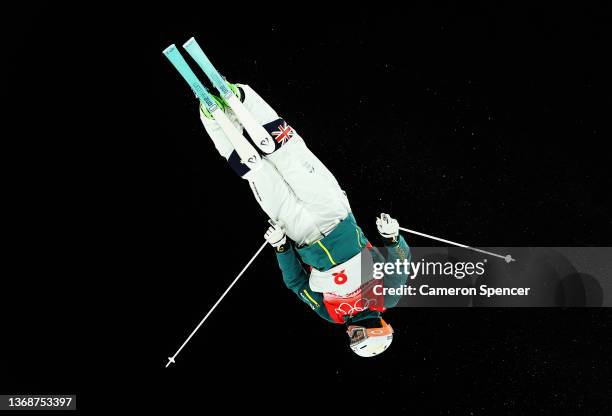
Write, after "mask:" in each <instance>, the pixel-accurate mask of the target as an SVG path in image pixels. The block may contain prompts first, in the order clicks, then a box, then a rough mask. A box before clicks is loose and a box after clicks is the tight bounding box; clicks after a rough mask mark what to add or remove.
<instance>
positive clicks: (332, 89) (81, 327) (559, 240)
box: [2, 3, 612, 415]
mask: <svg viewBox="0 0 612 416" xmlns="http://www.w3.org/2000/svg"><path fill="white" fill-rule="evenodd" d="M302 7H303V8H305V6H302ZM556 7H558V6H556ZM44 12H45V10H44V9H43V11H42V12H40V14H38V15H34V17H33V18H34V19H35V22H36V23H35V24H31V22H30V21H29V20H28V19H24V21H26V22H29V24H21V25H20V28H21V31H17V32H15V35H14V39H15V42H13V46H15V48H14V51H12V52H11V53H14V54H15V55H14V56H19V57H21V58H22V59H24V62H25V63H27V64H29V65H30V66H29V67H28V66H27V65H24V66H22V67H20V66H19V65H15V66H14V67H13V68H12V69H17V71H15V72H13V74H12V75H11V76H12V77H13V78H9V82H8V83H7V85H8V86H9V87H10V88H9V90H10V91H9V92H10V93H15V94H14V95H13V96H12V97H13V102H14V105H13V107H12V110H13V111H12V112H11V113H9V115H10V117H9V118H11V119H12V122H14V123H15V124H16V126H18V127H19V128H16V129H15V130H14V131H15V133H14V136H13V137H16V138H17V139H19V140H15V141H14V142H12V143H11V144H7V146H8V148H7V153H5V155H10V158H11V159H12V162H13V163H15V166H20V168H15V169H13V175H12V176H11V184H10V189H9V191H10V192H14V193H15V195H17V198H14V199H13V203H12V207H13V208H14V210H15V212H17V211H18V212H19V215H21V217H19V218H24V219H23V220H18V221H17V220H16V221H15V223H16V224H17V225H18V226H19V225H22V232H21V233H20V234H19V237H18V238H16V239H15V240H14V243H13V247H12V250H13V251H14V253H15V256H16V257H15V258H18V259H20V260H21V257H20V256H21V254H19V253H22V252H23V251H24V249H26V250H27V251H28V252H29V253H31V252H34V253H39V252H40V253H41V254H37V255H36V256H35V259H36V261H35V262H33V261H32V259H31V256H26V257H25V258H24V259H23V262H22V263H21V264H23V265H24V266H23V268H22V269H20V270H22V272H20V273H21V274H19V275H16V276H17V277H18V278H15V279H11V280H10V281H9V284H8V287H7V292H6V293H7V294H8V293H14V292H11V291H12V290H23V289H24V288H26V287H28V288H29V290H30V291H31V292H32V294H31V295H30V296H28V297H27V298H24V299H22V296H24V295H23V294H21V295H19V296H17V297H12V299H11V300H17V302H15V306H13V304H12V303H10V302H7V303H5V305H7V306H6V307H7V311H6V313H5V314H4V316H5V317H7V318H6V320H7V323H8V324H10V325H12V326H13V327H15V328H16V329H15V331H16V332H15V337H14V340H13V341H14V342H10V343H9V345H5V347H6V348H8V351H6V352H5V353H4V354H3V356H4V357H11V359H10V360H9V359H7V360H6V362H5V361H4V360H3V366H4V367H5V368H7V369H8V371H2V374H9V376H10V377H9V378H5V379H4V380H3V385H2V387H3V390H4V391H8V390H10V391H11V392H13V391H14V392H26V391H34V392H36V391H38V392H42V391H56V390H59V391H66V392H68V391H76V392H77V393H78V394H79V395H80V397H81V400H82V401H81V402H80V403H82V408H86V407H90V406H91V407H94V408H95V407H96V406H102V405H101V404H99V403H96V401H95V400H96V398H97V397H98V395H99V394H100V393H101V392H103V393H108V392H113V391H120V392H128V391H135V390H138V392H139V393H140V397H141V398H143V399H145V398H146V400H148V401H149V402H148V403H147V404H142V406H145V407H146V406H149V405H154V406H156V407H158V406H159V407H164V408H168V409H169V408H171V407H172V406H177V407H181V408H187V407H189V406H193V407H200V408H202V409H203V408H204V406H206V403H207V402H209V401H215V400H221V398H222V397H229V399H228V400H226V401H224V402H223V403H222V405H223V406H226V407H227V409H233V408H235V407H246V408H263V409H270V408H275V407H278V406H281V405H280V404H277V401H276V400H277V398H278V397H279V396H285V395H286V396H287V397H288V400H289V403H292V406H295V407H299V408H302V409H309V410H310V411H320V410H323V409H326V408H327V409H328V410H329V409H331V408H341V407H342V405H343V404H346V405H348V404H349V403H351V404H350V406H351V407H353V408H354V407H356V406H357V405H358V403H359V404H363V403H364V402H365V403H366V404H367V405H368V406H374V405H375V404H376V403H378V405H379V406H381V407H382V409H381V410H383V409H385V410H391V409H394V410H400V411H402V414H404V413H408V412H411V413H416V414H419V412H418V409H422V408H423V407H425V408H427V409H428V410H430V412H431V413H433V414H475V415H478V414H490V413H491V412H493V411H496V410H497V411H498V412H497V413H498V414H499V413H500V412H499V410H500V409H507V410H506V412H507V413H508V414H527V413H528V414H533V413H538V414H550V413H553V412H554V413H557V414H559V413H561V414H563V413H572V414H590V415H597V414H610V411H611V410H612V401H611V400H610V397H612V389H611V388H610V377H609V374H610V366H611V364H612V362H611V358H610V350H611V348H612V337H611V336H610V329H611V328H612V326H611V325H612V324H611V323H610V318H611V317H612V316H611V314H610V311H609V310H606V309H447V310H444V309H440V310H437V309H396V310H392V311H389V312H388V313H387V317H388V321H389V322H391V323H392V325H393V327H394V328H395V330H396V333H397V336H396V339H395V340H394V344H393V346H392V347H391V349H390V350H389V351H388V352H387V353H385V354H384V355H383V356H381V357H380V358H377V359H374V360H362V359H359V358H358V357H353V354H351V353H350V352H349V351H348V348H347V345H346V339H345V335H344V334H343V332H342V331H341V329H340V328H339V327H338V328H336V327H334V326H332V325H331V324H328V323H326V322H324V321H323V320H321V319H319V318H318V317H317V316H316V315H315V314H313V313H312V312H311V311H310V310H309V309H308V308H307V307H305V306H304V305H302V304H301V303H300V302H299V301H297V300H296V299H295V297H294V296H293V295H292V294H291V293H290V292H289V291H288V290H287V289H286V288H285V287H284V286H283V284H282V281H281V277H280V274H279V272H278V270H277V268H276V264H275V259H274V256H273V254H272V253H271V250H266V251H264V253H263V254H262V255H261V256H260V258H258V259H257V260H256V262H255V263H254V265H253V266H252V268H251V269H250V270H249V271H248V272H247V274H246V275H245V277H244V278H243V280H241V281H240V282H239V283H238V285H237V286H236V287H235V288H234V290H233V291H232V292H231V294H230V295H228V297H227V298H226V300H225V301H224V303H223V304H221V306H220V307H219V308H218V309H217V311H215V314H214V315H213V316H212V317H211V318H210V320H209V321H208V322H207V323H206V325H205V326H204V327H203V328H202V329H201V330H200V332H199V333H198V334H197V335H196V336H195V337H194V338H193V339H192V341H191V342H190V344H188V346H187V347H186V348H185V350H184V351H183V352H182V353H181V355H179V357H178V358H177V364H176V365H175V366H174V367H173V368H171V369H168V370H166V369H164V368H163V366H164V365H165V362H166V357H167V356H168V355H172V354H173V353H174V351H175V350H176V349H177V348H178V347H179V346H180V344H181V343H182V341H183V340H184V338H185V337H186V336H187V335H188V334H189V333H190V332H191V330H192V329H193V327H194V326H195V325H196V324H197V323H198V322H199V320H200V319H201V317H202V316H203V314H204V313H205V312H206V311H207V310H208V308H209V307H210V306H211V305H212V304H213V303H214V302H215V301H216V299H217V297H218V296H219V295H220V294H221V293H222V292H223V290H224V289H225V287H226V286H227V284H228V283H229V282H230V281H231V280H232V278H233V276H234V275H235V273H236V272H237V271H238V270H240V268H241V267H242V265H243V264H244V263H245V262H246V261H247V260H248V259H249V258H250V257H251V255H252V254H253V253H254V252H255V250H256V249H257V248H258V246H259V245H260V243H261V241H262V235H263V233H264V231H265V229H266V218H265V216H264V214H263V213H262V212H260V208H259V206H258V205H257V204H256V202H255V201H254V200H253V198H252V196H251V194H250V190H249V189H248V187H247V186H246V183H243V181H242V180H240V179H239V178H237V177H236V176H235V175H234V173H233V172H232V171H231V170H230V169H229V168H228V167H227V166H226V163H225V162H224V161H223V160H222V159H221V158H220V157H219V156H218V155H217V153H216V151H215V150H214V148H213V146H212V144H211V143H210V140H209V139H208V138H207V137H206V135H205V132H204V130H203V127H202V126H201V124H200V122H199V120H198V117H197V111H196V106H195V102H194V99H193V96H192V94H191V92H190V91H189V90H188V88H187V87H186V85H185V84H184V82H183V80H182V79H180V77H179V76H178V74H177V73H176V72H175V71H174V69H173V68H172V66H171V65H170V64H169V63H168V62H167V61H166V60H165V58H164V57H163V55H162V54H161V51H162V49H163V48H164V47H166V46H167V45H168V44H170V43H176V44H177V45H179V44H182V43H183V42H184V41H185V40H187V39H188V38H189V37H190V36H192V35H194V36H196V38H197V39H198V41H199V43H200V44H201V45H202V46H203V48H204V49H205V50H206V52H207V53H208V55H209V56H210V57H211V59H212V60H213V62H214V63H215V64H216V66H217V67H218V68H219V69H220V71H221V72H222V73H223V74H224V75H226V76H227V77H228V79H229V80H231V81H234V82H242V83H248V84H250V85H251V86H252V87H253V88H255V89H256V90H257V91H258V92H259V93H260V94H261V95H262V96H263V97H264V98H265V99H266V100H267V101H268V102H269V103H270V104H271V105H272V106H273V107H274V108H276V109H277V111H278V112H279V113H280V114H281V115H282V116H283V117H284V118H285V119H287V120H288V121H289V122H290V123H291V124H292V125H293V126H294V127H295V128H296V129H297V130H298V131H299V132H300V134H301V135H302V136H303V137H304V138H305V140H306V141H307V143H308V145H309V147H310V148H311V149H312V150H313V151H314V153H315V154H317V155H318V156H319V158H320V159H321V160H322V161H323V162H324V163H326V164H327V165H328V166H329V168H330V169H331V171H332V172H333V173H334V174H335V175H336V176H337V178H338V180H339V182H340V183H341V184H342V186H343V187H344V188H345V190H346V191H347V193H348V195H349V198H350V200H351V205H352V207H353V210H354V213H355V215H356V218H357V220H358V222H359V223H360V225H361V226H362V228H363V229H364V231H365V233H366V235H367V236H369V238H370V239H371V240H373V241H375V242H376V241H377V237H376V228H375V225H374V217H375V215H376V214H377V213H379V212H381V211H383V212H388V213H390V214H391V215H393V216H394V217H396V218H398V219H399V221H400V224H403V225H405V226H408V227H410V228H414V229H417V230H421V231H423V232H427V233H431V234H433V235H440V236H443V237H446V238H449V239H452V240H455V241H462V242H466V243H468V244H472V245H477V246H495V245H497V246H521V245H523V246H555V245H556V246H582V245H585V246H586V245H593V246H598V245H599V246H609V245H611V243H612V241H611V240H612V238H611V230H612V221H611V219H610V218H611V217H610V208H611V206H610V201H609V196H608V194H609V190H610V189H612V179H611V175H610V156H609V152H608V151H607V150H606V149H607V148H606V142H607V141H608V140H609V139H610V129H609V115H610V110H611V108H610V88H609V87H610V85H609V76H610V73H611V71H610V69H611V68H610V65H609V64H608V59H607V58H608V57H607V55H609V41H608V38H609V37H610V29H609V12H608V11H607V10H604V9H603V8H602V7H599V6H580V7H578V6H576V8H575V9H565V10H559V9H551V8H549V7H543V6H542V7H535V8H534V7H527V8H524V7H519V6H510V5H507V6H497V7H484V6H482V7H464V6H462V7H457V6H444V7H442V6H440V7H436V8H426V9H424V8H412V9H406V10H401V9H399V8H397V9H389V8H388V7H385V8H384V11H383V10H380V11H372V10H369V9H366V8H362V9H355V10H350V11H349V10H347V9H344V10H342V11H340V10H338V11H335V10H331V9H328V10H327V12H326V13H319V12H317V11H315V10H310V9H309V10H305V9H304V10H300V7H298V8H297V10H295V11H289V10H285V11H283V10H282V9H280V10H276V9H274V10H268V11H265V12H264V11H261V10H259V11H258V12H255V11H251V10H248V11H243V12H242V13H241V12H238V11H236V10H234V13H233V14H232V16H233V19H232V26H233V28H234V32H230V31H229V30H227V29H225V28H224V27H223V26H222V25H221V23H220V19H219V18H214V17H213V16H212V14H211V13H212V11H211V9H210V7H209V6H208V5H207V4H206V3H200V6H197V7H196V8H195V9H193V10H191V11H190V12H189V13H185V12H184V11H182V10H181V7H180V6H178V5H174V7H173V8H172V9H168V8H165V9H164V10H163V11H162V10H159V11H155V10H150V9H146V10H141V13H140V14H132V13H130V14H129V18H128V19H124V20H127V22H125V23H126V24H123V23H124V22H123V20H122V22H121V24H119V23H115V22H114V21H113V20H112V19H111V18H107V19H103V18H100V19H99V20H100V22H97V21H96V22H95V23H96V25H95V28H96V29H92V26H91V25H93V16H97V13H98V12H99V10H80V11H79V12H80V13H82V16H85V17H86V18H82V19H76V23H75V22H74V21H71V22H72V23H75V25H76V27H75V28H74V29H72V27H71V26H67V25H66V26H65V25H58V24H57V23H52V21H51V20H50V19H47V18H46V17H47V16H46V15H45V13H44ZM103 15H104V16H106V14H103ZM100 16H102V14H100ZM606 16H607V17H606ZM97 23H101V24H97ZM205 24H210V25H211V27H212V29H211V30H207V29H205ZM125 28H129V29H131V30H130V31H129V35H127V33H128V32H126V34H125V35H123V34H122V32H121V31H122V30H123V29H125ZM87 29H88V30H89V31H88V32H87V36H84V35H83V33H82V32H81V30H87ZM89 33H92V34H91V35H89ZM41 35H44V36H41ZM34 38H37V39H38V40H39V42H40V44H39V45H38V47H39V48H40V49H39V50H38V54H37V57H32V56H28V55H27V54H25V53H23V52H19V51H20V50H21V49H23V48H24V47H25V45H28V44H30V43H31V41H32V39H34ZM111 39H112V40H111ZM58 45H60V46H58ZM98 45H99V46H101V47H104V49H103V50H104V53H97V54H96V53H94V54H92V53H91V51H92V50H95V49H94V47H95V46H98ZM109 52H113V53H114V54H112V53H111V54H109ZM58 55H59V56H60V57H65V58H66V59H67V60H66V61H62V60H61V59H58ZM9 70H11V67H9ZM84 70H89V71H92V73H95V76H94V77H92V78H88V79H85V78H86V77H85V76H84V75H83V71H84ZM34 75H36V76H39V77H43V79H44V81H45V82H46V83H48V85H47V86H46V87H47V90H46V91H47V96H48V97H50V98H51V99H50V100H49V101H48V102H46V103H44V104H43V103H40V105H42V108H44V111H39V113H38V117H37V121H36V122H32V121H31V115H29V113H28V112H29V111H31V109H32V104H33V100H34V99H33V97H35V96H36V93H37V91H36V87H35V86H34V85H32V83H31V82H23V80H25V79H27V77H28V76H34ZM20 77H23V78H20ZM12 79H14V80H15V81H14V82H12V83H11V82H10V80H12ZM76 80H78V81H79V82H75V81H76ZM9 84H11V85H9ZM92 88H93V89H94V90H95V91H96V94H95V95H94V96H93V97H92V96H91V94H90V90H91V89H92ZM11 166H12V165H11ZM15 172H16V173H15ZM89 173H91V174H92V176H91V179H89V176H87V174H89ZM13 178H14V180H13ZM41 206H42V207H44V208H45V209H44V210H41V209H40V207H41ZM24 229H25V230H27V231H28V232H25V233H24V232H23V230H24ZM57 237H59V238H57ZM60 242H61V243H60ZM408 242H409V244H411V245H416V246H418V245H429V244H431V243H430V242H429V241H426V240H423V239H418V238H415V237H410V238H409V239H408ZM32 244H33V245H34V247H32ZM33 263H34V264H33ZM50 275H52V276H56V277H54V278H53V279H49V278H48V276H50ZM58 276H59V277H58ZM32 283H36V284H32ZM64 289H70V290H71V291H74V292H68V291H65V290H64ZM17 293H23V292H17ZM50 294H53V295H54V297H53V298H52V299H51V298H50V297H49V295H50ZM8 297H9V295H5V300H8ZM20 299H21V300H22V301H21V302H20ZM9 305H10V306H9ZM41 316H45V320H46V321H47V322H62V323H64V324H65V325H67V326H69V327H70V328H72V329H70V330H69V331H68V333H67V334H66V335H65V336H64V337H58V336H57V334H56V332H55V330H54V329H52V328H51V327H50V326H44V325H43V329H41V330H40V331H41V332H40V334H38V335H36V334H32V333H31V332H30V331H28V329H27V328H28V327H27V325H26V324H28V323H33V322H34V323H38V324H40V322H39V320H40V319H41V318H40V317H41ZM94 323H95V324H94ZM26 340H27V341H26ZM24 357H27V361H24V360H25V358H24ZM5 384H6V386H5ZM7 386H8V387H7ZM5 387H6V388H5ZM131 404H132V405H135V406H137V407H138V404H137V403H131ZM104 406H109V405H108V404H106V405H104ZM109 407H110V406H109ZM587 409H588V410H587ZM383 411H384V410H383ZM470 412H471V413H470ZM179 413H180V412H179ZM502 413H503V412H502Z"/></svg>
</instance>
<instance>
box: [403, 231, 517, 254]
mask: <svg viewBox="0 0 612 416" xmlns="http://www.w3.org/2000/svg"><path fill="white" fill-rule="evenodd" d="M399 229H400V230H402V231H405V232H407V233H411V234H416V235H420V236H422V237H427V238H431V239H432V240H437V241H441V242H443V243H447V244H452V245H454V246H457V247H462V248H467V249H468V250H473V251H477V252H479V253H484V254H488V255H489V256H495V257H499V258H501V259H504V260H505V261H506V263H510V262H511V261H516V259H513V258H512V256H511V255H510V254H508V255H506V256H504V255H501V254H497V253H491V252H490V251H486V250H481V249H479V248H475V247H470V246H466V245H465V244H460V243H455V242H454V241H449V240H445V239H443V238H439V237H434V236H433V235H429V234H424V233H420V232H418V231H414V230H409V229H408V228H403V227H399Z"/></svg>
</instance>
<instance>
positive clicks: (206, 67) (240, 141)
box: [163, 37, 275, 169]
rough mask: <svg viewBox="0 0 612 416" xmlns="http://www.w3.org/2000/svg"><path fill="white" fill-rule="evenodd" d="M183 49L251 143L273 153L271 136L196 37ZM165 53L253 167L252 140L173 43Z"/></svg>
mask: <svg viewBox="0 0 612 416" xmlns="http://www.w3.org/2000/svg"><path fill="white" fill-rule="evenodd" d="M183 48H184V49H185V50H186V51H187V53H188V54H189V55H190V56H191V57H192V58H193V60H194V61H195V62H196V63H197V64H198V66H199V67H200V68H202V70H203V71H204V73H205V74H206V76H207V77H208V79H209V80H210V82H211V83H212V84H213V86H214V87H215V88H216V89H217V90H218V91H219V93H220V94H221V97H222V98H223V100H225V102H226V103H227V105H228V106H229V107H230V108H231V109H232V111H233V112H234V114H235V115H236V117H237V118H238V121H239V122H240V124H242V126H243V127H244V129H245V130H246V131H247V133H248V134H249V136H250V137H251V139H252V140H253V142H254V143H255V144H256V145H257V147H258V148H259V150H261V151H262V152H263V153H264V154H269V153H272V152H273V151H274V149H275V142H274V139H273V138H272V137H271V136H270V134H269V133H268V132H267V131H266V129H265V128H263V126H262V125H261V124H259V123H258V122H257V121H256V120H255V118H254V117H253V115H252V114H251V113H250V112H249V111H248V110H247V109H246V107H245V106H244V104H242V102H241V101H240V99H238V97H237V96H236V95H235V94H234V92H233V91H232V90H231V89H230V87H229V86H228V85H227V82H226V81H225V79H224V78H223V77H222V76H221V74H219V72H218V71H217V70H216V69H215V67H214V66H213V64H212V63H211V62H210V59H208V57H207V56H206V54H205V53H204V51H203V50H202V48H201V47H200V45H198V42H196V40H195V38H193V37H192V38H191V39H189V40H188V41H187V42H185V44H183ZM163 53H164V55H165V56H166V57H167V58H168V60H169V61H170V62H171V63H172V65H174V67H175V68H176V70H177V71H178V72H179V73H180V74H181V75H182V77H183V78H184V79H185V81H187V84H189V86H190V87H191V89H192V90H193V92H194V93H195V95H196V96H197V97H198V98H199V99H200V101H201V102H202V103H203V104H204V106H205V107H206V109H207V110H208V112H209V113H210V114H211V115H212V117H213V119H214V120H215V121H217V123H219V126H220V127H221V129H222V130H223V132H224V133H225V134H226V136H227V138H228V139H229V141H230V142H231V144H232V145H233V146H234V149H235V150H236V153H238V156H239V157H240V159H241V161H242V163H244V164H245V165H247V166H248V167H249V168H251V169H254V168H256V167H257V166H258V165H259V164H260V161H261V156H260V155H259V152H258V151H257V150H255V148H254V147H253V146H252V145H251V143H250V142H249V141H248V140H247V139H246V138H245V137H244V136H243V135H242V133H241V132H240V131H238V129H236V127H235V126H234V124H232V122H231V121H230V119H229V118H228V117H227V115H226V114H225V113H224V111H223V108H220V107H219V105H218V104H217V102H216V101H215V100H214V99H213V97H212V95H211V94H210V92H209V91H208V89H207V88H206V87H205V86H204V84H202V83H201V82H200V80H199V79H198V77H197V76H196V75H195V73H194V72H193V71H192V70H191V68H190V67H189V64H188V63H187V61H186V60H185V58H183V56H182V55H181V53H180V52H179V50H178V48H177V47H176V45H174V44H172V45H170V46H168V47H167V48H166V49H164V51H163Z"/></svg>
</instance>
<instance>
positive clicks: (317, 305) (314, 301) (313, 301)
mask: <svg viewBox="0 0 612 416" xmlns="http://www.w3.org/2000/svg"><path fill="white" fill-rule="evenodd" d="M304 293H305V294H306V296H308V299H310V301H311V302H312V303H314V304H315V305H316V307H317V308H318V307H319V304H318V303H317V301H316V300H314V299H313V298H312V296H310V294H309V293H308V291H306V289H304Z"/></svg>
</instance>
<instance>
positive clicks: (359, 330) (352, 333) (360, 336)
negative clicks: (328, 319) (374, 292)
mask: <svg viewBox="0 0 612 416" xmlns="http://www.w3.org/2000/svg"><path fill="white" fill-rule="evenodd" d="M380 322H381V323H382V327H380V328H366V327H365V326H359V325H350V326H349V327H348V329H347V330H346V333H347V334H348V336H349V337H350V338H351V349H352V350H353V352H354V353H355V354H357V355H358V356H360V357H374V356H375V355H378V354H380V353H381V352H383V351H385V350H386V349H387V348H389V345H391V342H392V341H393V328H392V327H391V325H389V324H387V323H386V322H385V321H384V319H382V318H381V320H380Z"/></svg>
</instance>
